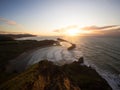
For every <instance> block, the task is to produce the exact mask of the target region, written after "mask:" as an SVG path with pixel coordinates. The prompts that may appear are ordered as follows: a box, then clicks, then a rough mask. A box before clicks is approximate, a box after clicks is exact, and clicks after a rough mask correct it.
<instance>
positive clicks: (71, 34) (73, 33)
mask: <svg viewBox="0 0 120 90" xmlns="http://www.w3.org/2000/svg"><path fill="white" fill-rule="evenodd" d="M78 33H79V30H77V29H70V30H67V31H66V35H69V36H76V35H77V34H78Z"/></svg>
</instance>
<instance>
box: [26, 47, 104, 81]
mask: <svg viewBox="0 0 120 90" xmlns="http://www.w3.org/2000/svg"><path fill="white" fill-rule="evenodd" d="M48 46H50V45H48ZM48 46H46V47H48ZM51 46H53V45H51ZM43 47H44V48H45V46H43ZM43 47H39V48H36V49H34V50H31V51H28V52H24V53H25V54H29V53H31V52H33V51H36V50H37V49H41V48H43ZM73 49H74V48H73ZM85 67H86V66H85ZM88 68H91V67H88ZM91 69H92V68H91ZM96 73H98V72H96ZM101 78H102V77H101ZM103 79H104V78H103Z"/></svg>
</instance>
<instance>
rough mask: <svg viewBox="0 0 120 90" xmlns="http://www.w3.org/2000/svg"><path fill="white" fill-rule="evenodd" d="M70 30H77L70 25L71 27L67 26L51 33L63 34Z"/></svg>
mask: <svg viewBox="0 0 120 90" xmlns="http://www.w3.org/2000/svg"><path fill="white" fill-rule="evenodd" d="M72 28H77V26H76V25H71V26H67V27H64V28H60V29H56V30H53V32H56V33H62V32H65V31H66V30H69V29H72Z"/></svg>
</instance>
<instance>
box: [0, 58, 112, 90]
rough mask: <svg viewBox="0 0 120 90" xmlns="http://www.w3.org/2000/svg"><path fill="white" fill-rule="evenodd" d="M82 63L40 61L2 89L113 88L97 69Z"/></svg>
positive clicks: (68, 89) (98, 89) (107, 89)
mask: <svg viewBox="0 0 120 90" xmlns="http://www.w3.org/2000/svg"><path fill="white" fill-rule="evenodd" d="M80 63H81V62H73V63H71V64H66V65H63V66H58V65H55V64H53V62H50V61H47V60H43V61H40V62H39V63H38V64H35V65H33V66H31V67H30V68H29V69H27V70H26V71H25V72H23V73H21V74H20V75H18V76H17V77H15V78H13V79H12V80H10V81H8V82H6V83H4V84H3V85H1V87H0V90H112V89H111V88H110V86H109V85H108V84H107V82H106V81H105V80H104V79H102V78H101V77H100V76H99V75H98V74H97V73H96V71H95V70H93V69H91V68H88V67H86V66H81V65H80Z"/></svg>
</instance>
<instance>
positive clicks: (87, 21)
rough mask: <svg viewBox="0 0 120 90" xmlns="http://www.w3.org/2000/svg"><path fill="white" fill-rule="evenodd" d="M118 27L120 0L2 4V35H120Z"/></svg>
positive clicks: (5, 0) (39, 0)
mask: <svg viewBox="0 0 120 90" xmlns="http://www.w3.org/2000/svg"><path fill="white" fill-rule="evenodd" d="M119 25H120V0H0V33H6V32H7V33H15V32H17V33H32V34H37V35H60V34H61V33H62V34H66V33H72V32H74V31H73V30H75V32H74V34H75V33H77V34H83V33H84V34H85V33H86V34H89V33H91V34H93V33H101V32H102V33H101V34H107V33H115V34H116V33H117V34H118V33H120V26H119ZM71 29H72V30H71ZM70 30H71V31H70Z"/></svg>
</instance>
